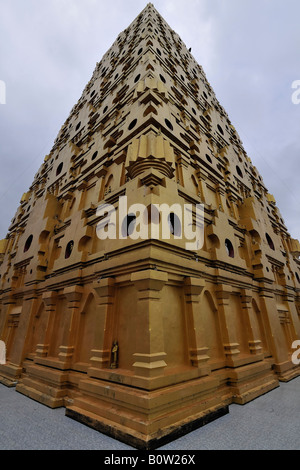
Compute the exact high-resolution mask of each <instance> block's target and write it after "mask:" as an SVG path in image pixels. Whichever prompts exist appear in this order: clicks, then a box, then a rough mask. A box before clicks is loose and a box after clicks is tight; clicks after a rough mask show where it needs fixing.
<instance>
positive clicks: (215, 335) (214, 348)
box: [199, 290, 225, 367]
mask: <svg viewBox="0 0 300 470" xmlns="http://www.w3.org/2000/svg"><path fill="white" fill-rule="evenodd" d="M199 313H200V315H201V319H202V328H203V331H204V342H205V345H204V346H206V347H208V352H207V354H208V356H209V357H210V362H211V363H212V365H213V363H215V364H216V367H218V363H219V362H220V361H222V360H224V357H225V356H224V348H223V339H222V334H221V327H220V319H219V313H218V308H217V306H216V304H215V301H214V299H213V296H212V295H211V293H210V291H209V290H205V291H204V292H203V294H202V296H201V302H200V312H199Z"/></svg>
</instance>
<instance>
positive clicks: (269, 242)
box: [266, 233, 275, 251]
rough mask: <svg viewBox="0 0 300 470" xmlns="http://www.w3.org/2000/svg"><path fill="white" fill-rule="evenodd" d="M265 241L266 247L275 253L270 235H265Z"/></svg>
mask: <svg viewBox="0 0 300 470" xmlns="http://www.w3.org/2000/svg"><path fill="white" fill-rule="evenodd" d="M266 239H267V242H268V245H269V247H270V248H271V250H274V251H275V246H274V243H273V240H272V238H271V237H270V235H269V234H268V233H266Z"/></svg>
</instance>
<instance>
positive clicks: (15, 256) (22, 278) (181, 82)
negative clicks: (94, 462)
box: [0, 3, 300, 449]
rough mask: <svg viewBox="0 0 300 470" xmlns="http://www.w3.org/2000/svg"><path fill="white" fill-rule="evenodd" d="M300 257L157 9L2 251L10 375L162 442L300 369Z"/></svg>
mask: <svg viewBox="0 0 300 470" xmlns="http://www.w3.org/2000/svg"><path fill="white" fill-rule="evenodd" d="M163 204H164V205H165V206H163V207H162V205H163ZM166 208H167V209H169V210H167V209H166ZM198 208H199V212H198V211H197V210H198ZM201 208H202V212H201V210H200V209H201ZM150 228H151V230H150ZM145 230H146V231H145ZM191 234H194V237H195V240H192V239H191ZM196 234H199V237H198V236H196ZM299 254H300V245H299V242H298V241H297V240H293V239H292V238H291V237H290V235H289V233H288V231H287V228H286V227H285V224H284V222H283V219H282V217H281V215H280V212H279V210H278V208H277V206H276V202H275V199H274V197H273V196H272V195H270V194H269V193H268V190H267V188H266V187H265V186H264V183H263V180H262V178H261V176H260V175H259V173H258V171H257V169H256V168H255V167H254V166H253V164H252V162H251V159H250V158H249V157H248V155H247V153H246V151H245V149H244V148H243V144H242V142H241V140H240V138H239V136H238V134H237V131H236V130H235V128H234V127H233V125H232V123H231V122H230V119H229V117H228V116H227V114H226V111H225V110H224V109H223V107H222V106H221V104H220V103H219V102H218V100H217V98H216V96H215V93H214V91H213V89H212V87H211V86H210V84H209V82H208V81H207V78H206V76H205V73H204V71H203V69H202V67H201V66H200V65H198V64H197V62H196V61H195V59H194V57H193V56H192V54H191V53H190V51H189V50H188V49H187V47H186V46H185V44H184V43H183V42H182V40H181V39H180V37H179V36H178V35H177V34H176V33H175V32H174V31H173V30H172V29H171V28H170V27H169V25H168V24H167V23H166V22H165V20H164V19H163V18H162V17H161V16H160V14H159V13H158V12H157V11H156V9H155V8H154V6H153V5H152V4H151V3H149V4H148V5H147V6H146V7H145V9H144V10H143V11H142V12H141V13H140V14H139V15H138V17H137V18H136V19H135V20H134V21H133V22H132V24H131V25H130V26H129V27H128V28H127V29H126V30H125V31H123V32H122V33H120V34H119V36H118V38H117V39H116V41H115V42H114V44H113V45H112V47H111V48H110V49H109V51H108V52H107V53H106V54H105V55H104V56H103V58H102V60H101V61H100V62H99V63H97V65H96V68H95V70H94V73H93V76H92V78H91V80H90V81H89V83H88V84H87V86H86V87H85V89H84V91H83V93H82V96H81V97H80V99H79V101H78V102H77V104H76V105H75V106H74V107H73V109H72V110H71V113H70V115H69V117H68V118H67V120H66V122H65V123H64V125H63V126H62V127H61V130H60V131H59V133H58V136H57V138H56V140H55V142H54V145H53V148H52V149H51V151H50V153H49V155H47V156H46V157H45V159H44V162H43V164H42V165H41V167H40V169H39V171H38V172H37V174H36V175H35V177H34V181H33V183H32V185H31V187H30V188H29V191H28V192H27V193H26V194H24V195H23V197H22V199H21V201H20V206H19V208H18V210H17V212H16V215H15V217H14V219H13V220H12V222H11V225H10V227H9V232H8V235H7V237H6V239H5V240H2V241H1V243H0V262H1V266H0V274H1V291H0V294H1V296H0V299H1V303H0V308H1V313H0V339H1V340H2V341H4V343H5V347H6V364H1V365H0V380H1V382H2V383H4V384H6V385H8V386H12V385H16V389H17V390H18V391H19V392H21V393H23V394H25V395H27V396H29V397H31V398H33V399H35V400H38V401H40V402H41V403H44V404H45V405H47V406H50V407H60V406H64V407H66V414H67V415H68V416H70V417H72V418H74V419H77V420H79V421H81V422H83V423H85V424H88V425H89V426H93V427H94V428H95V429H98V430H100V431H101V432H104V433H107V434H109V435H111V436H114V437H116V438H118V439H120V440H123V441H125V442H127V443H129V444H131V445H133V446H136V447H138V448H146V449H149V448H154V447H157V446H159V445H161V444H162V443H163V442H166V441H167V440H170V439H173V438H175V437H177V436H179V435H180V434H182V433H184V432H187V431H189V430H191V429H193V428H195V427H197V426H200V425H203V424H205V423H206V422H208V421H209V420H211V419H215V418H217V417H218V416H221V415H222V414H224V413H226V412H228V406H229V405H230V404H231V403H233V402H234V403H239V404H244V403H246V402H248V401H250V400H252V399H253V398H256V397H257V396H259V395H261V394H263V393H265V392H267V391H269V390H271V389H273V388H274V387H277V386H278V384H279V381H280V380H281V381H286V380H290V379H291V378H293V377H295V376H297V375H299V366H297V364H295V363H294V362H295V361H294V362H293V361H292V353H293V343H294V341H295V340H297V339H299V338H300V321H299V315H300V261H299Z"/></svg>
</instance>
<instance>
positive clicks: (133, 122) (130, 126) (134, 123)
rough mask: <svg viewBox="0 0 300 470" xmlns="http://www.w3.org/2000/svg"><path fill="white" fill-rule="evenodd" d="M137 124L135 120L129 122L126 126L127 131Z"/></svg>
mask: <svg viewBox="0 0 300 470" xmlns="http://www.w3.org/2000/svg"><path fill="white" fill-rule="evenodd" d="M136 123H137V119H134V120H133V121H131V123H130V124H129V126H128V129H129V130H130V131H131V129H133V128H134V126H135V125H136Z"/></svg>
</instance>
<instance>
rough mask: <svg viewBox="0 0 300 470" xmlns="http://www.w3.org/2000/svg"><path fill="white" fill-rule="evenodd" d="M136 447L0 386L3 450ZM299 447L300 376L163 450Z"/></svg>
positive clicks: (120, 448)
mask: <svg viewBox="0 0 300 470" xmlns="http://www.w3.org/2000/svg"><path fill="white" fill-rule="evenodd" d="M131 449H132V447H130V446H127V445H125V444H123V443H121V442H118V441H116V440H114V439H112V438H110V437H107V436H105V435H103V434H100V433H99V432H97V431H95V430H93V429H90V428H88V427H86V426H84V425H82V424H80V423H78V422H77V421H74V420H72V419H70V418H68V417H66V416H65V409H64V408H58V409H54V410H53V409H50V408H48V407H46V406H43V405H41V404H40V403H38V402H36V401H33V400H31V399H30V398H27V397H25V396H24V395H21V394H20V393H18V392H16V390H15V389H14V388H7V387H5V386H4V385H2V384H0V450H115V451H117V450H131ZM205 449H210V450H254V449H258V450H300V377H298V378H296V379H294V380H292V381H290V382H288V383H281V384H280V387H278V388H276V389H275V390H273V391H271V392H269V393H267V394H266V395H263V396H261V397H259V398H257V399H256V400H253V401H252V402H250V403H248V404H246V405H243V406H240V405H235V404H232V405H230V407H229V414H227V415H225V416H223V417H222V418H219V419H218V420H216V421H214V422H212V423H210V424H208V425H206V426H204V427H202V428H200V429H197V430H196V431H193V432H191V433H190V434H188V435H186V436H183V437H181V438H179V439H177V440H176V441H173V442H171V443H169V444H167V445H165V446H163V447H161V448H160V450H170V451H174V450H205Z"/></svg>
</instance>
